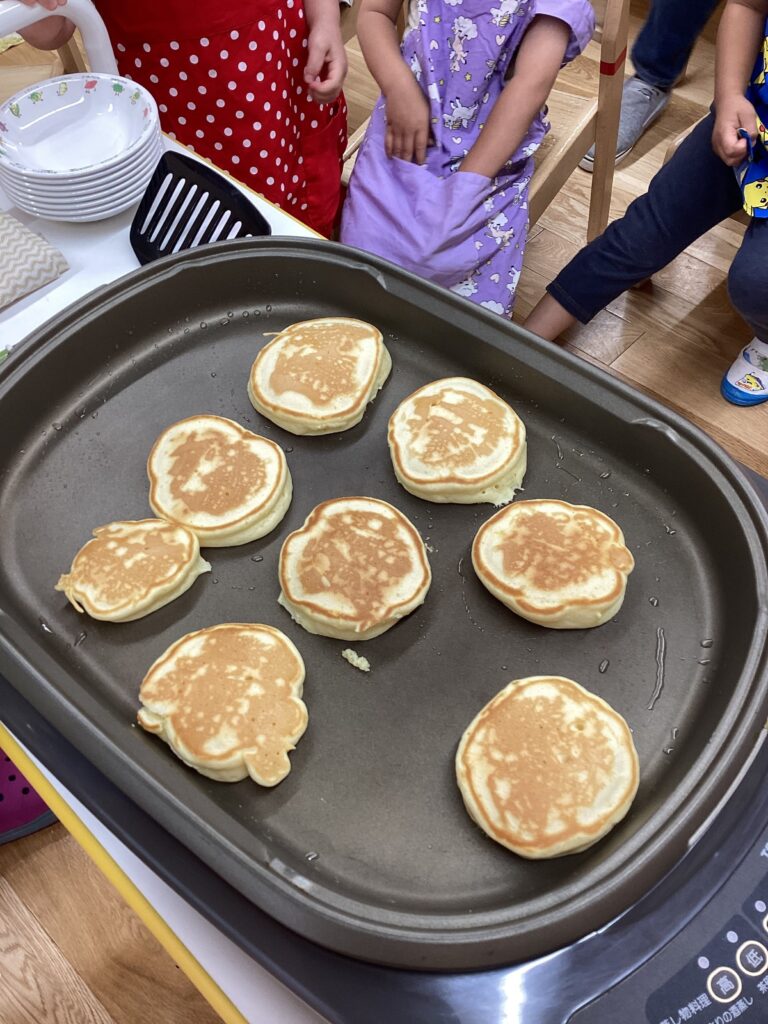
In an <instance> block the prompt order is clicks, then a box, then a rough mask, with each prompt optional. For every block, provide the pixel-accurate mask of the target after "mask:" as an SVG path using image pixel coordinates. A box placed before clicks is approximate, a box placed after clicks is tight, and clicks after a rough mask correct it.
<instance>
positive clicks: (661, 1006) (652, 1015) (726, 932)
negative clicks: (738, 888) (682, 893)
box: [646, 886, 768, 1024]
mask: <svg viewBox="0 0 768 1024" xmlns="http://www.w3.org/2000/svg"><path fill="white" fill-rule="evenodd" d="M761 888H762V890H763V891H765V888H766V887H765V886H762V887H761ZM742 909H743V913H742V914H739V915H736V916H734V917H732V918H731V919H730V920H729V921H727V922H726V924H725V925H724V926H723V927H722V928H721V929H719V930H718V932H717V933H716V934H715V935H713V936H712V938H711V939H710V941H709V942H708V943H707V944H706V945H705V946H704V947H703V948H702V949H701V951H700V953H699V954H698V956H696V957H695V958H694V959H692V960H689V961H688V962H687V963H686V965H685V966H684V967H683V969H682V970H680V971H678V972H677V973H676V974H674V975H673V976H672V977H671V978H670V979H669V980H668V981H667V982H666V983H665V984H664V985H662V986H661V987H660V988H659V989H657V990H656V991H655V992H654V993H653V994H652V995H651V996H650V998H649V999H648V1002H647V1004H646V1017H647V1019H648V1022H649V1024H683V1022H685V1021H694V1020H695V1021H697V1022H700V1024H728V1022H730V1021H735V1020H738V1021H743V1024H752V1022H757V1021H760V1022H761V1024H765V1022H766V1021H768V927H764V924H765V926H768V907H766V903H765V901H764V900H763V899H761V898H760V896H759V895H755V896H754V897H753V898H752V900H751V901H749V902H748V903H747V904H745V905H744V907H743V908H742Z"/></svg>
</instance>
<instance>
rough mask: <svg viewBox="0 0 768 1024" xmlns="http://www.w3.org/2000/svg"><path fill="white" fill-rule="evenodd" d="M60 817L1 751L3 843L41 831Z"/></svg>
mask: <svg viewBox="0 0 768 1024" xmlns="http://www.w3.org/2000/svg"><path fill="white" fill-rule="evenodd" d="M55 820H56V818H55V817H54V816H53V814H52V813H51V812H50V811H49V810H48V808H47V807H46V805H45V804H44V803H43V801H42V800H41V799H40V797H39V796H38V795H37V793H36V792H35V791H34V789H32V787H31V786H30V784H29V783H28V782H27V780H26V779H25V778H24V776H23V775H22V774H21V772H20V771H19V769H18V768H17V767H16V766H15V765H14V764H13V762H12V761H11V759H10V758H9V757H7V756H6V755H5V754H4V753H3V752H2V750H0V844H2V843H9V842H10V841H11V840H12V839H21V837H22V836H26V835H29V834H30V833H32V832H37V830H38V829H41V828H44V827H45V826H46V825H52V824H53V822H54V821H55Z"/></svg>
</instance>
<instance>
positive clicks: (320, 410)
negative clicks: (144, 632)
mask: <svg viewBox="0 0 768 1024" xmlns="http://www.w3.org/2000/svg"><path fill="white" fill-rule="evenodd" d="M391 368H392V360H391V358H390V355H389V352H388V351H387V349H386V348H385V346H384V342H383V340H382V336H381V331H379V330H377V329H376V328H375V327H372V326H371V324H366V323H364V322H363V321H362V320H352V319H350V318H348V317H324V318H322V319H319V320H305V321H303V322H302V323H298V324H292V325H291V326H290V327H286V328H285V329H284V330H282V331H280V333H279V334H278V336H277V337H276V338H275V339H274V340H272V341H270V342H269V344H268V345H265V346H264V348H263V349H262V350H261V352H259V354H258V356H257V357H256V360H255V362H254V364H253V366H252V367H251V373H250V377H249V379H248V397H249V398H250V400H251V404H252V405H253V407H254V408H255V409H257V410H258V411H259V412H260V413H261V414H262V416H266V417H267V419H269V420H272V422H273V423H276V424H277V425H278V426H279V427H282V428H283V429H284V430H289V431H290V432H291V433H292V434H335V433H337V432H338V431H340V430H349V428H350V427H354V425H355V424H356V423H359V422H360V420H361V419H362V418H363V413H364V412H365V407H366V405H367V404H368V403H369V402H371V401H373V399H374V398H375V397H376V394H377V392H378V391H379V390H380V388H381V386H382V384H383V383H384V381H385V380H386V379H387V377H388V376H389V371H390V370H391Z"/></svg>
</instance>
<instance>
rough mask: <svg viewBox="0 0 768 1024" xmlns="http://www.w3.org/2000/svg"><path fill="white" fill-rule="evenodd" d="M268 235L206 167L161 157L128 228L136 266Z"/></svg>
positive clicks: (246, 204) (255, 214) (180, 157)
mask: <svg viewBox="0 0 768 1024" xmlns="http://www.w3.org/2000/svg"><path fill="white" fill-rule="evenodd" d="M271 233H272V232H271V229H270V226H269V224H268V223H267V221H266V220H265V219H264V217H262V215H261V214H260V213H259V211H258V210H257V209H256V208H255V206H254V205H253V203H252V202H251V201H250V199H248V197H247V196H245V195H244V194H243V193H242V192H241V191H240V189H239V188H237V187H236V186H235V185H233V184H232V183H231V182H230V181H228V180H227V179H226V178H225V177H224V176H223V175H222V174H219V173H218V171H214V170H213V168H212V167H209V166H208V164H204V163H202V162H201V161H200V160H194V159H193V158H192V157H189V156H184V154H182V153H164V154H163V155H162V156H161V157H160V159H159V161H158V163H157V167H155V170H154V172H153V174H152V177H151V178H150V181H149V184H148V185H147V190H146V192H145V193H144V198H143V199H142V200H141V203H140V204H139V208H138V210H137V211H136V215H135V217H134V218H133V223H132V224H131V245H132V246H133V251H134V252H135V253H136V255H137V257H138V259H139V262H140V263H150V262H151V261H152V260H157V259H159V258H160V257H161V256H170V254H171V253H174V252H180V251H181V250H182V249H194V248H196V247H197V246H198V245H205V244H206V243H208V242H218V241H224V240H225V239H232V238H250V237H252V236H255V235H269V234H271Z"/></svg>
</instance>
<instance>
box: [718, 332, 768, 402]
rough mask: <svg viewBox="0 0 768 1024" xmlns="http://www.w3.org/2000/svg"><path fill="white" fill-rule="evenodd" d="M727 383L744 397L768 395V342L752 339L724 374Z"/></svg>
mask: <svg viewBox="0 0 768 1024" xmlns="http://www.w3.org/2000/svg"><path fill="white" fill-rule="evenodd" d="M725 376H726V379H727V381H728V383H729V384H730V385H731V386H732V387H734V388H738V389H739V391H743V392H744V394H745V395H755V396H758V395H762V394H768V342H765V341H761V340H760V339H759V338H753V339H752V341H750V343H749V344H748V345H746V346H745V347H744V348H743V349H742V350H741V352H740V353H739V355H738V356H737V357H736V359H735V360H734V361H733V363H732V365H731V367H730V369H729V370H728V372H727V373H726V375H725Z"/></svg>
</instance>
